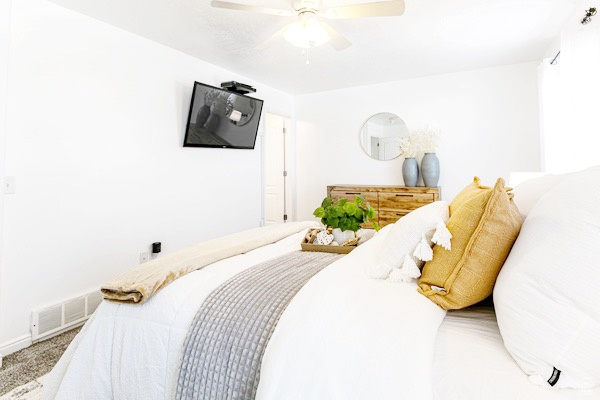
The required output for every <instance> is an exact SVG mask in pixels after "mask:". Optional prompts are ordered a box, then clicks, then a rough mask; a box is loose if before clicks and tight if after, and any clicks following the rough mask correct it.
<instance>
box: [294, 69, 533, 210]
mask: <svg viewBox="0 0 600 400" xmlns="http://www.w3.org/2000/svg"><path fill="white" fill-rule="evenodd" d="M536 67H537V63H526V64H518V65H511V66H504V67H497V68H489V69H483V70H476V71H469V72H461V73H455V74H447V75H439V76H432V77H425V78H419V79H412V80H406V81H399V82H390V83H386V84H379V85H370V86H362V87H356V88H348V89H343V90H335V91H328V92H323V93H317V94H310V95H304V96H299V97H297V98H296V119H297V128H296V129H297V131H296V135H297V136H296V142H297V147H296V150H297V153H298V155H302V156H298V163H297V166H296V168H297V187H296V190H297V196H298V197H297V207H298V208H297V215H298V218H300V219H302V218H310V217H311V216H312V211H313V210H314V209H315V208H316V207H317V206H318V205H319V204H320V202H321V200H322V198H323V197H324V196H325V195H326V186H327V185H331V184H365V185H367V184H372V185H381V184H387V185H401V184H402V182H403V181H402V171H401V169H402V161H403V160H402V159H401V158H398V159H396V160H393V161H376V160H373V159H371V158H369V157H368V156H367V155H366V154H365V153H364V152H363V150H362V148H361V147H360V143H359V138H358V134H359V130H360V127H361V126H362V124H363V123H364V122H365V121H366V120H367V119H368V118H369V116H371V115H372V114H375V113H379V112H392V113H395V114H397V115H398V116H400V117H401V118H402V119H404V120H405V122H406V123H407V125H408V126H409V128H410V127H411V126H413V127H414V126H417V127H418V126H420V125H423V124H425V123H428V122H429V123H435V124H436V125H439V126H440V127H441V128H442V143H441V147H440V149H439V151H438V156H439V158H440V164H441V177H440V183H439V185H440V186H441V187H442V196H443V198H444V199H452V197H453V196H454V195H455V194H456V193H457V192H458V191H459V190H460V189H461V188H462V187H464V186H466V185H467V184H468V183H469V182H470V181H471V180H472V178H473V176H474V175H478V176H480V177H481V178H482V179H483V181H484V182H485V183H487V184H490V185H491V184H493V183H494V181H495V179H496V178H497V177H500V176H502V177H504V178H506V179H507V178H508V175H509V173H510V171H539V169H540V157H539V126H538V125H539V124H538V115H539V114H538V101H537V75H536V74H537V70H536Z"/></svg>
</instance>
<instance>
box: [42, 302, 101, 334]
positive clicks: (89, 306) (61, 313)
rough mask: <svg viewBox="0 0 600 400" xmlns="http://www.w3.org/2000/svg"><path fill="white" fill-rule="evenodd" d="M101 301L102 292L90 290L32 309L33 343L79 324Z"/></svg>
mask: <svg viewBox="0 0 600 400" xmlns="http://www.w3.org/2000/svg"><path fill="white" fill-rule="evenodd" d="M101 302H102V293H100V292H92V293H89V294H86V295H85V296H80V297H76V298H74V299H70V300H67V301H65V302H63V303H61V304H56V305H53V306H50V307H46V308H42V309H39V310H33V313H32V318H31V340H32V341H33V342H34V343H35V342H38V341H40V340H44V339H48V338H49V337H52V336H55V335H58V334H59V333H61V332H63V331H66V330H68V329H70V328H72V327H75V326H77V325H81V324H82V323H84V322H85V321H86V320H87V319H88V318H89V317H90V316H91V315H92V314H93V313H94V311H96V308H98V306H99V305H100V303H101Z"/></svg>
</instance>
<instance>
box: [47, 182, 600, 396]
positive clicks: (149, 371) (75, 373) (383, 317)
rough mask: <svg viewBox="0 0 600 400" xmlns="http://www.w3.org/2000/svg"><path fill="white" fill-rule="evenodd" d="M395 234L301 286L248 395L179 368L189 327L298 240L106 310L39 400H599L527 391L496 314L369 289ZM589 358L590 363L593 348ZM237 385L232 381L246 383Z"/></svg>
mask: <svg viewBox="0 0 600 400" xmlns="http://www.w3.org/2000/svg"><path fill="white" fill-rule="evenodd" d="M583 178H585V179H589V177H583ZM534 214H535V213H534ZM405 218H406V217H405ZM403 220H404V218H403ZM407 220H408V219H407ZM401 221H402V220H401ZM594 227H595V228H594V229H596V225H594ZM598 227H600V225H598ZM392 229H393V225H389V226H387V227H385V228H384V229H382V230H381V231H380V232H378V233H377V234H376V235H375V236H374V237H373V238H372V239H370V240H368V241H367V242H365V243H363V244H361V245H359V246H358V248H357V249H356V250H354V251H353V252H351V253H350V254H348V255H345V256H341V257H339V258H335V259H332V260H331V263H330V264H328V265H324V266H322V267H320V268H319V269H318V270H317V271H316V272H315V273H314V275H311V276H310V277H308V278H307V280H306V282H305V283H304V284H303V285H302V286H301V288H299V290H298V291H297V293H295V295H293V296H292V297H291V298H290V301H289V304H286V305H285V307H283V308H282V314H281V315H279V316H276V317H275V318H274V320H275V322H274V325H273V328H272V331H271V333H269V335H268V336H267V337H266V339H264V340H263V339H261V340H260V342H261V343H262V345H263V346H264V347H262V350H260V351H258V353H260V354H258V370H257V371H254V373H255V375H256V376H255V378H256V379H255V380H254V381H253V382H254V383H252V382H251V383H249V384H248V385H249V386H248V387H250V388H251V389H252V390H251V391H250V392H244V393H242V394H241V395H240V393H237V392H235V390H234V392H235V393H230V394H232V395H231V396H230V395H229V394H227V395H225V394H224V393H225V392H223V391H222V390H224V389H223V386H224V383H223V380H224V379H225V378H223V376H222V375H219V374H214V375H210V374H211V373H212V372H210V371H209V372H207V371H206V370H205V369H202V368H203V367H201V366H202V365H204V364H202V362H204V361H200V362H199V361H197V360H195V361H194V362H193V363H191V364H187V365H186V364H185V360H186V358H187V357H188V355H187V353H186V351H187V350H186V349H187V348H188V346H189V342H190V339H189V338H190V337H193V335H191V336H190V325H194V324H195V321H197V320H198V318H199V317H198V315H199V311H198V310H199V309H202V308H203V307H204V306H205V304H206V303H210V301H209V300H210V299H212V298H213V297H211V296H213V294H214V293H215V292H217V291H218V290H219V288H222V287H227V286H228V285H229V283H230V282H232V280H235V279H236V277H240V276H243V277H244V279H243V280H246V279H250V278H247V277H246V275H243V274H247V273H249V272H251V271H253V270H254V269H256V268H257V267H256V266H257V265H258V266H259V267H260V266H264V265H265V264H267V263H271V262H273V260H278V259H279V258H281V257H288V256H289V255H290V254H296V253H298V254H300V253H301V252H299V250H300V242H301V240H302V239H303V237H304V236H305V234H306V228H302V229H298V231H297V232H296V233H291V234H289V235H286V237H284V238H281V239H279V240H276V241H273V243H269V244H266V245H262V246H260V247H257V248H255V249H252V250H248V249H245V250H243V251H240V253H239V254H236V255H233V256H230V257H229V256H228V257H227V258H223V259H221V260H219V261H215V262H212V263H210V264H208V265H206V266H204V267H203V268H201V269H198V270H196V271H193V272H190V273H187V274H186V275H184V276H182V277H180V278H178V279H175V280H174V281H172V282H171V283H170V284H168V285H166V286H165V287H164V288H163V289H162V290H160V291H158V292H157V293H156V294H155V295H154V296H153V297H152V298H150V299H149V300H147V301H145V302H144V303H143V304H141V305H131V304H120V303H115V302H107V301H105V302H103V303H102V304H101V305H100V306H99V307H98V309H97V311H96V312H95V314H94V315H93V317H92V318H91V319H90V320H89V321H88V322H87V323H86V325H85V326H84V328H83V329H82V331H81V332H80V333H79V335H77V337H76V338H75V339H74V341H73V342H72V343H71V345H70V346H69V348H68V349H67V351H66V352H65V354H64V355H63V357H62V358H61V360H60V361H59V363H58V364H57V365H56V367H55V368H54V370H53V371H52V373H51V375H50V377H49V378H48V380H47V382H46V385H45V388H44V398H45V399H59V400H60V399H69V400H75V399H86V400H95V399H116V400H118V399H127V400H135V399H161V400H163V399H165V400H166V399H175V398H176V399H192V398H197V399H209V398H214V399H225V398H232V399H233V398H235V399H253V398H256V399H260V400H275V399H277V400H279V399H344V400H346V399H403V398H406V399H412V398H420V399H436V400H454V399H456V400H458V399H461V400H468V399H483V398H485V399H503V400H504V399H536V398H540V399H542V398H543V399H558V400H571V399H579V398H582V396H588V397H589V398H600V387H598V386H595V387H592V385H588V386H589V387H585V388H583V389H557V388H551V387H550V386H549V385H546V386H547V387H542V386H539V385H534V384H533V383H531V382H530V379H528V376H527V375H528V374H526V373H524V370H526V368H524V367H523V364H518V363H517V362H515V359H516V360H518V359H519V358H518V353H517V356H515V354H514V353H513V352H512V351H511V352H510V353H509V350H507V348H511V349H512V347H510V346H507V343H506V342H507V340H508V342H509V343H508V344H510V343H512V342H510V341H511V340H512V339H511V336H510V335H505V336H504V340H503V336H501V334H500V331H501V329H499V326H498V323H497V322H496V315H495V311H494V308H493V307H492V306H490V305H487V306H483V305H477V306H474V307H469V308H466V309H464V310H461V311H449V312H446V311H445V310H443V309H442V308H440V307H439V306H438V305H437V304H435V303H434V302H432V301H430V300H429V299H428V298H427V297H426V296H423V295H422V294H421V293H419V292H418V291H417V288H418V286H417V282H416V281H408V282H396V281H390V280H381V279H372V278H371V277H369V276H368V274H366V273H365V270H366V269H368V266H369V265H370V264H371V263H372V262H373V259H375V258H377V257H378V255H381V254H384V253H385V251H384V246H385V243H387V242H386V239H387V238H388V236H389V235H390V232H391V230H392ZM419 236H420V234H419ZM511 256H512V255H511ZM294 257H295V256H294ZM513 258H514V257H513ZM317 259H318V257H317ZM509 261H510V260H509ZM513 264H514V262H513ZM509 269H510V268H509ZM513 269H514V268H513ZM508 275H509V274H507V276H508ZM501 278H502V277H501ZM285 279H288V278H285ZM238 280H239V279H238ZM500 280H502V279H500ZM504 280H506V279H504ZM284 283H285V282H284ZM278 286H280V285H279V284H277V285H275V286H273V288H276V287H278ZM506 303H510V302H509V301H507V302H506ZM502 305H503V306H505V304H504V303H503V304H502ZM202 318H205V317H200V320H202ZM206 318H208V317H206ZM235 326H238V325H235ZM505 326H506V325H505ZM501 328H502V327H501ZM227 332H229V331H227ZM506 332H507V330H506V328H505V330H504V331H503V332H502V333H503V334H505V333H506ZM508 333H509V334H510V333H511V332H510V331H508ZM227 335H228V333H226V334H223V335H221V336H227ZM532 335H534V333H532ZM211 340H213V339H211ZM214 340H216V339H214ZM211 343H212V342H211ZM208 347H211V346H208ZM242 347H243V346H242ZM227 349H229V347H228V348H227ZM590 350H591V354H594V351H595V350H596V348H591V349H590ZM204 351H205V350H197V349H195V350H194V352H197V353H202V352H204ZM219 351H221V350H219ZM228 351H229V350H228ZM194 354H195V353H194ZM219 357H224V358H223V359H224V360H225V361H219V362H222V363H227V362H231V359H232V357H234V356H232V355H231V354H228V353H227V354H225V353H222V352H220V353H218V354H216V355H210V356H209V357H208V358H215V359H218V358H219ZM244 357H248V355H247V354H246V350H244ZM182 359H183V360H184V361H183V362H182ZM245 359H248V358H245ZM212 361H213V360H212V359H211V362H212ZM190 365H191V367H190ZM211 365H212V364H211ZM557 365H559V364H557ZM195 368H198V369H199V370H202V371H203V372H202V374H204V375H202V376H201V377H200V378H198V379H199V381H202V382H204V383H201V386H202V387H200V388H199V387H196V386H194V387H193V390H191V392H190V393H186V392H185V390H186V389H183V391H182V389H181V387H182V382H184V383H183V384H185V383H186V382H185V381H186V379H188V378H186V377H185V375H184V373H186V371H188V370H192V373H194V369H195ZM240 369H242V370H244V369H246V370H248V369H252V368H249V367H248V368H245V367H244V368H241V367H240ZM188 372H189V371H188ZM242 372H243V371H242ZM567 373H568V372H567ZM567 373H565V375H567ZM237 374H238V372H236V375H235V376H234V377H233V378H231V380H232V381H236V382H237V381H240V380H242V381H244V380H247V378H246V377H245V376H243V378H242V379H240V378H239V376H238V375H237ZM567 378H568V375H567ZM227 379H229V378H227ZM206 382H208V383H206ZM247 383H248V382H244V384H247ZM537 383H538V384H539V382H537ZM211 385H212V386H211ZM206 386H209V387H208V388H207V387H206ZM225 386H226V385H225Z"/></svg>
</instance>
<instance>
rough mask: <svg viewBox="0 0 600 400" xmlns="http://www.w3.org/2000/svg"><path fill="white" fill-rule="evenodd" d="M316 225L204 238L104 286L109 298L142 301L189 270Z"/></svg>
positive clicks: (291, 224)
mask: <svg viewBox="0 0 600 400" xmlns="http://www.w3.org/2000/svg"><path fill="white" fill-rule="evenodd" d="M313 226H315V223H314V222H312V221H303V222H288V223H285V224H276V225H269V226H264V227H261V228H255V229H250V230H246V231H242V232H237V233H234V234H231V235H227V236H223V237H220V238H217V239H213V240H209V241H207V242H202V243H200V244H197V245H195V246H191V247H187V248H185V249H182V250H179V251H176V252H174V253H172V254H169V255H167V256H164V257H160V258H157V259H155V260H152V261H150V262H147V263H145V264H140V265H138V266H137V267H135V268H132V269H130V270H129V271H127V272H125V273H123V274H121V275H119V276H118V277H116V278H115V279H113V280H111V281H110V282H107V283H106V284H104V285H103V286H102V288H101V290H102V293H103V294H104V299H105V300H110V301H115V302H120V303H128V304H142V303H143V302H145V301H146V300H148V299H149V298H150V297H152V296H153V295H154V294H155V293H156V292H158V291H159V290H160V289H162V288H163V287H165V286H166V285H168V284H169V283H171V282H173V281H174V280H175V279H177V278H179V277H182V276H183V275H185V274H187V273H189V272H192V271H195V270H197V269H200V268H202V267H205V266H207V265H209V264H212V263H214V262H217V261H219V260H223V259H225V258H229V257H232V256H235V255H238V254H242V253H245V252H247V251H250V250H253V249H256V248H258V247H261V246H265V245H267V244H270V243H273V242H276V241H278V240H281V239H283V238H285V237H287V236H289V235H292V234H294V233H297V232H300V231H302V230H304V229H307V228H309V227H313ZM298 244H300V242H298Z"/></svg>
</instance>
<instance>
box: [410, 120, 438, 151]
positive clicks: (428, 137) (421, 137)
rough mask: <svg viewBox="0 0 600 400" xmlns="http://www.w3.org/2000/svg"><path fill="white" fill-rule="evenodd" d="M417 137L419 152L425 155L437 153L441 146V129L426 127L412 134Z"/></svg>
mask: <svg viewBox="0 0 600 400" xmlns="http://www.w3.org/2000/svg"><path fill="white" fill-rule="evenodd" d="M411 135H414V136H415V137H416V139H415V140H416V142H417V143H418V146H419V150H421V151H422V152H423V153H435V152H437V149H438V147H439V145H440V129H439V128H437V127H434V126H432V125H425V126H424V127H423V128H420V129H416V130H414V131H413V132H411Z"/></svg>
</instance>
